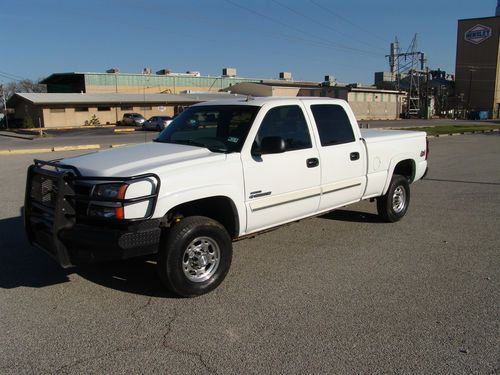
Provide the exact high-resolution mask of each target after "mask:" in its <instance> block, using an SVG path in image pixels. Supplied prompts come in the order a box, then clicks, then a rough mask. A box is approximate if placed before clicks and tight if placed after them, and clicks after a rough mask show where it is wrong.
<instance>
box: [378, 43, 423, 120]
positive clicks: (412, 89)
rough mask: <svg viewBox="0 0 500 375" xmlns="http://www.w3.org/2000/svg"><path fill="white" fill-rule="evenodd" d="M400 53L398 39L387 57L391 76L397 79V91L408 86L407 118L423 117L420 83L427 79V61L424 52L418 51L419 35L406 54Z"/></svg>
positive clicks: (392, 44)
mask: <svg viewBox="0 0 500 375" xmlns="http://www.w3.org/2000/svg"><path fill="white" fill-rule="evenodd" d="M400 51H401V49H400V45H399V41H398V38H397V37H396V38H395V40H394V43H391V49H390V54H389V55H386V57H388V58H389V66H390V69H391V75H393V76H394V75H395V77H396V90H401V89H402V88H403V86H408V89H407V91H408V100H407V105H406V111H405V116H406V117H410V116H411V115H418V114H420V115H422V113H423V111H422V101H421V92H420V91H421V90H420V81H421V79H423V78H424V77H425V74H426V71H425V70H424V69H425V65H426V62H427V60H426V58H425V54H424V53H423V52H421V51H417V34H415V36H414V37H413V39H412V41H411V43H410V46H409V47H408V49H407V50H406V52H400ZM418 68H420V69H418ZM402 81H405V82H404V83H403V82H402ZM405 90H406V89H405Z"/></svg>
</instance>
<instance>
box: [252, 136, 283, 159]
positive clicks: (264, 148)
mask: <svg viewBox="0 0 500 375" xmlns="http://www.w3.org/2000/svg"><path fill="white" fill-rule="evenodd" d="M258 151H259V153H260V154H261V155H264V154H280V153H282V152H285V151H286V144H285V140H284V139H283V138H281V137H264V138H262V141H261V142H260V149H259V150H258Z"/></svg>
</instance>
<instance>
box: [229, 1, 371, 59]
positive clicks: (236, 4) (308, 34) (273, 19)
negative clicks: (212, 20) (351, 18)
mask: <svg viewBox="0 0 500 375" xmlns="http://www.w3.org/2000/svg"><path fill="white" fill-rule="evenodd" d="M224 1H225V2H227V3H229V4H231V5H233V6H235V7H238V8H240V9H243V10H245V11H247V12H250V13H253V14H255V15H257V16H259V17H261V18H265V19H267V20H268V21H271V22H273V23H276V24H278V25H281V26H283V27H286V28H288V29H291V30H294V31H296V32H299V33H301V34H304V35H307V36H309V37H313V38H315V39H318V40H321V41H322V43H324V44H326V46H328V47H330V48H337V49H344V50H348V51H354V52H358V53H363V54H367V55H375V56H378V57H379V56H380V55H379V54H377V53H374V52H372V51H366V50H361V49H358V48H352V47H348V46H344V45H342V44H338V43H332V42H331V41H330V40H328V39H325V38H322V37H318V36H316V35H314V34H311V33H309V32H307V31H304V30H301V29H299V28H297V27H295V26H293V25H289V24H287V23H285V22H282V21H280V20H277V19H275V18H273V17H270V16H268V15H266V14H263V13H260V12H257V11H255V10H253V9H251V8H248V7H246V6H244V5H241V4H238V3H235V2H234V1H232V0H224ZM316 43H317V41H316Z"/></svg>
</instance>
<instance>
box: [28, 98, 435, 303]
mask: <svg viewBox="0 0 500 375" xmlns="http://www.w3.org/2000/svg"><path fill="white" fill-rule="evenodd" d="M428 152H429V151H428V143H427V142H426V134H425V133H424V132H410V131H384V130H360V129H359V127H358V124H357V122H356V119H355V118H354V115H353V113H352V111H351V109H350V107H349V105H348V104H347V103H346V102H345V101H342V100H337V99H330V98H255V99H252V98H248V99H231V100H224V101H212V102H205V103H201V104H197V105H194V106H192V107H190V108H188V109H187V110H185V111H184V112H183V113H182V114H181V115H179V116H178V117H177V118H176V119H175V120H174V121H173V122H172V123H171V124H170V125H169V126H168V127H167V128H165V129H164V130H163V131H162V132H161V133H160V134H159V136H158V138H157V139H156V140H155V141H154V142H152V143H146V144H139V145H133V146H129V147H123V148H118V149H112V150H107V151H101V152H95V153H90V154H86V155H82V156H78V157H74V158H69V159H63V160H57V161H50V162H44V161H40V160H35V162H34V164H33V165H32V166H30V167H29V169H28V178H27V186H26V198H25V209H24V211H25V214H24V220H25V226H26V231H27V235H28V238H29V240H30V242H31V243H33V244H35V245H37V246H38V247H41V248H42V249H44V250H46V251H47V252H48V253H50V254H51V255H52V256H53V257H54V258H56V259H57V261H58V262H59V264H60V265H61V266H63V267H70V266H73V265H75V264H80V263H84V262H93V261H99V260H115V259H125V258H131V257H136V256H144V255H151V254H155V255H157V259H158V270H159V275H160V277H161V280H162V281H163V283H164V284H165V285H166V286H167V287H168V288H169V289H171V290H172V291H173V292H175V293H177V294H178V295H181V296H186V297H189V296H196V295H200V294H203V293H207V292H209V291H211V290H213V289H214V288H216V287H217V286H218V285H219V284H220V283H221V282H222V281H223V279H224V277H225V276H226V274H227V272H228V270H229V267H230V264H231V258H232V241H234V240H238V239H241V238H244V237H246V236H249V235H254V234H256V233H258V232H261V231H265V230H267V229H270V228H273V227H277V226H279V225H282V224H285V223H289V222H292V221H296V220H299V219H302V218H306V217H309V216H315V215H320V214H322V213H325V212H328V211H331V210H333V209H335V208H337V207H341V206H345V205H348V204H350V203H354V202H358V201H360V200H362V199H370V198H376V200H377V209H378V213H379V215H380V216H381V217H382V218H383V219H384V220H385V221H389V222H394V221H397V220H399V219H401V218H402V217H403V216H404V215H405V214H406V211H407V209H408V205H409V202H410V187H409V185H410V184H411V183H413V182H415V181H417V180H419V179H421V178H423V176H424V175H425V173H426V172H427V156H428Z"/></svg>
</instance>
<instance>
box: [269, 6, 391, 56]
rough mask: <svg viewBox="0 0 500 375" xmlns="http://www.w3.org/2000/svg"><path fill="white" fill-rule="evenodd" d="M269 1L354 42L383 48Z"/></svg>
mask: <svg viewBox="0 0 500 375" xmlns="http://www.w3.org/2000/svg"><path fill="white" fill-rule="evenodd" d="M271 1H272V2H273V3H275V4H278V5H279V6H281V7H283V8H285V9H288V10H289V11H290V12H292V13H295V14H297V15H299V16H301V17H303V18H305V19H307V20H309V21H311V22H313V23H314V24H317V25H320V26H323V27H324V28H326V29H328V30H331V31H333V32H335V33H337V34H340V35H342V36H344V37H346V38H349V39H352V40H354V41H356V42H358V43H361V44H364V45H366V46H368V47H371V48H375V49H379V50H382V51H383V50H384V49H383V48H381V47H378V46H374V45H372V44H370V43H367V42H365V41H363V40H360V39H357V38H354V37H353V36H352V35H351V34H348V33H344V32H342V31H340V30H337V29H335V28H333V27H331V26H330V25H328V24H326V23H323V22H321V21H318V20H316V19H314V18H312V17H310V16H308V15H306V14H303V13H301V12H299V11H297V10H296V9H294V8H292V7H289V6H288V5H286V4H283V3H281V2H280V1H278V0H271Z"/></svg>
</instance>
